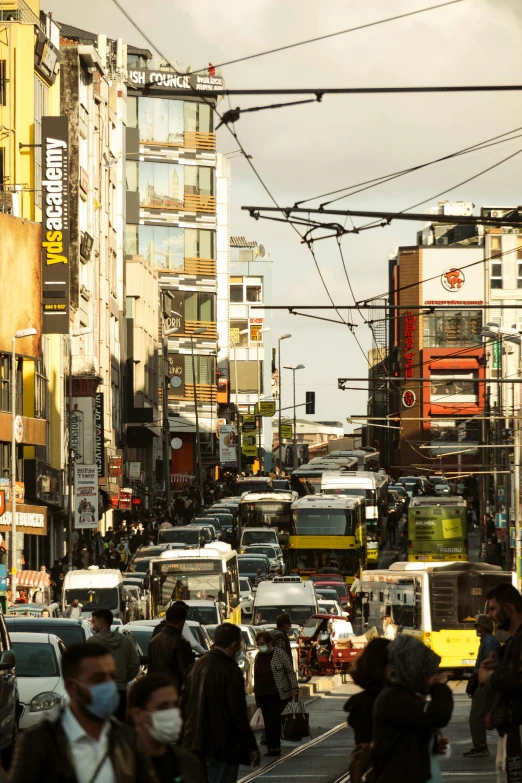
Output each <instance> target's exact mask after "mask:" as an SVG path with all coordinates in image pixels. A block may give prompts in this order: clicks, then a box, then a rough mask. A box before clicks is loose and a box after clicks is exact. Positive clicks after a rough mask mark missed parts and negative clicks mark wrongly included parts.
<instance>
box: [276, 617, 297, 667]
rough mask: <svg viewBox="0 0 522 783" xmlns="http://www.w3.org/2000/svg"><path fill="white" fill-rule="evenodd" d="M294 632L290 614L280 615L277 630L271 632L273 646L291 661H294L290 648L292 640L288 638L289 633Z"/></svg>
mask: <svg viewBox="0 0 522 783" xmlns="http://www.w3.org/2000/svg"><path fill="white" fill-rule="evenodd" d="M291 630H292V621H291V619H290V615H289V614H280V615H279V617H278V618H277V620H276V630H275V631H272V632H271V636H272V644H273V645H274V647H279V648H280V649H281V650H283V652H285V653H286V654H287V655H288V657H289V658H290V660H292V648H291V646H290V639H289V638H288V633H289V631H291Z"/></svg>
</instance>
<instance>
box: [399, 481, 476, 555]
mask: <svg viewBox="0 0 522 783" xmlns="http://www.w3.org/2000/svg"><path fill="white" fill-rule="evenodd" d="M467 559H468V504H467V503H466V501H465V500H464V499H463V498H461V497H459V496H458V497H451V496H447V497H439V498H437V497H428V496H421V497H415V498H412V500H411V502H410V507H409V509H408V560H411V561H412V562H416V561H418V560H428V561H446V562H448V561H453V560H467Z"/></svg>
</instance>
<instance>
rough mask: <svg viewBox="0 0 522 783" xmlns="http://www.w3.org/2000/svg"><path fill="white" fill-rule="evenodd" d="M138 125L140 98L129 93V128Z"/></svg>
mask: <svg viewBox="0 0 522 783" xmlns="http://www.w3.org/2000/svg"><path fill="white" fill-rule="evenodd" d="M137 127H138V99H137V98H136V96H135V95H127V128H137Z"/></svg>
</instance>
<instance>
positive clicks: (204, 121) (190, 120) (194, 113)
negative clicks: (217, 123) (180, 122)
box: [184, 101, 212, 133]
mask: <svg viewBox="0 0 522 783" xmlns="http://www.w3.org/2000/svg"><path fill="white" fill-rule="evenodd" d="M184 114H185V130H186V131H189V132H193V133H194V132H196V131H199V132H200V133H212V110H211V108H210V106H209V105H208V104H206V103H195V102H191V101H185V106H184Z"/></svg>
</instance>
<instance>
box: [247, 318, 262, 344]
mask: <svg viewBox="0 0 522 783" xmlns="http://www.w3.org/2000/svg"><path fill="white" fill-rule="evenodd" d="M249 329H250V334H249V337H250V342H251V343H262V342H263V319H262V318H251V319H250V322H249Z"/></svg>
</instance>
